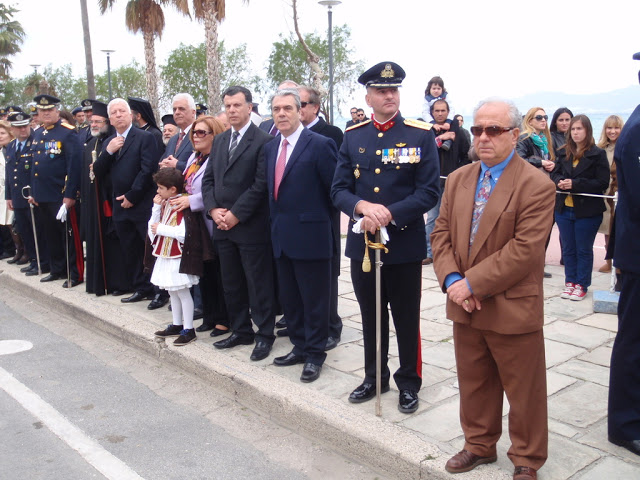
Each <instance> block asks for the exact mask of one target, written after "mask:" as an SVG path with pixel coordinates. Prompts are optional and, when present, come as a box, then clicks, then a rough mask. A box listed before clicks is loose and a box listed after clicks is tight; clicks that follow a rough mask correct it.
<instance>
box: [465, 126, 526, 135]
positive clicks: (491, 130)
mask: <svg viewBox="0 0 640 480" xmlns="http://www.w3.org/2000/svg"><path fill="white" fill-rule="evenodd" d="M514 128H516V127H498V126H497V125H492V126H490V127H478V126H476V125H474V126H473V127H471V128H470V129H469V130H471V133H473V136H474V137H479V136H481V135H482V134H483V133H486V134H487V136H488V137H497V136H498V135H502V134H503V133H505V132H510V131H511V130H513V129H514Z"/></svg>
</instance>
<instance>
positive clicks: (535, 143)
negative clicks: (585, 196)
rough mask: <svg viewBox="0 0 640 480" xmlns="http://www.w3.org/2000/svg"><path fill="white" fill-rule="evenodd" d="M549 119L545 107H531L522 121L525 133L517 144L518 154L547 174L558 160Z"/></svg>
mask: <svg viewBox="0 0 640 480" xmlns="http://www.w3.org/2000/svg"><path fill="white" fill-rule="evenodd" d="M548 120H549V116H548V115H547V114H546V113H545V111H544V109H543V108H541V107H533V108H530V109H529V111H528V112H527V114H526V115H525V116H524V120H523V121H522V130H523V133H522V135H520V138H519V139H518V145H516V152H518V155H520V156H521V157H522V158H524V159H525V160H526V161H527V162H529V163H530V164H531V165H533V166H534V167H538V168H540V169H542V171H544V172H547V174H548V173H549V172H551V170H553V167H554V165H555V160H556V155H555V152H554V150H553V143H552V140H551V132H549V123H548Z"/></svg>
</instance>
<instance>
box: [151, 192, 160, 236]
mask: <svg viewBox="0 0 640 480" xmlns="http://www.w3.org/2000/svg"><path fill="white" fill-rule="evenodd" d="M153 203H155V204H156V205H162V197H161V196H160V195H157V194H156V196H155V197H153ZM153 233H155V232H153Z"/></svg>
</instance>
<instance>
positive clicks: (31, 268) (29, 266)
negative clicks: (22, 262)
mask: <svg viewBox="0 0 640 480" xmlns="http://www.w3.org/2000/svg"><path fill="white" fill-rule="evenodd" d="M34 269H35V271H36V272H37V271H38V267H37V266H35V265H31V264H29V265H27V266H26V267H22V268H21V269H20V273H27V272H28V271H29V270H34Z"/></svg>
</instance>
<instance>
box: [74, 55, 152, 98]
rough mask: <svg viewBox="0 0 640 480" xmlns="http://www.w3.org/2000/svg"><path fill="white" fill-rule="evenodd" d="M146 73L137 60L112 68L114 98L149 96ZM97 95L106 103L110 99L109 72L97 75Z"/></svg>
mask: <svg viewBox="0 0 640 480" xmlns="http://www.w3.org/2000/svg"><path fill="white" fill-rule="evenodd" d="M144 75H145V71H144V66H142V65H141V64H140V63H138V62H137V61H135V60H132V61H131V63H130V64H128V65H123V66H122V67H119V68H116V69H113V70H111V90H112V92H113V98H124V99H125V100H126V98H127V97H140V98H148V94H147V84H146V80H145V76H144ZM85 93H86V87H85ZM96 96H97V97H98V100H100V101H104V102H105V103H106V102H108V101H109V77H108V75H107V72H105V73H103V74H102V75H98V76H96ZM84 98H86V97H84Z"/></svg>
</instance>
